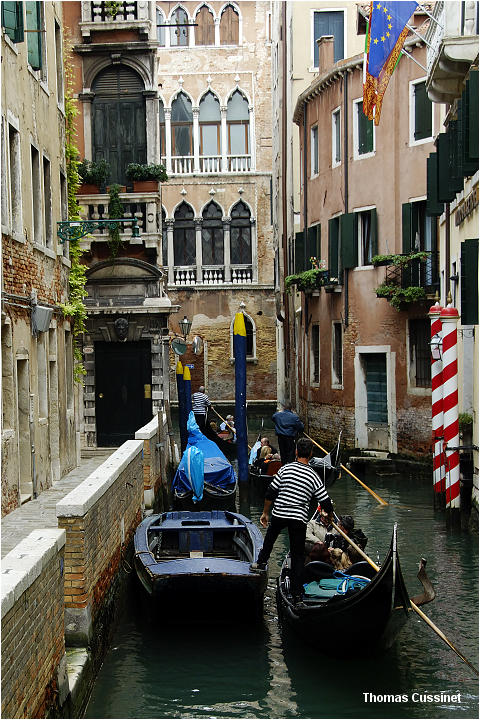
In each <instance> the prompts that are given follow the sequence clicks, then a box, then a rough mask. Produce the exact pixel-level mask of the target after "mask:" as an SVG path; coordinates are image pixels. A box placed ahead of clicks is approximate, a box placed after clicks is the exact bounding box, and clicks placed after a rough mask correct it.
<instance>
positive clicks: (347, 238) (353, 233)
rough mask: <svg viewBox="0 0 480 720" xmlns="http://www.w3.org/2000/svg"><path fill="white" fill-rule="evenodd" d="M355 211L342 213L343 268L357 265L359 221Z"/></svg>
mask: <svg viewBox="0 0 480 720" xmlns="http://www.w3.org/2000/svg"><path fill="white" fill-rule="evenodd" d="M356 220H357V218H356V215H355V213H345V214H344V215H340V248H341V251H340V258H341V262H342V268H340V269H346V270H347V269H349V268H354V267H357V264H358V249H357V223H356Z"/></svg>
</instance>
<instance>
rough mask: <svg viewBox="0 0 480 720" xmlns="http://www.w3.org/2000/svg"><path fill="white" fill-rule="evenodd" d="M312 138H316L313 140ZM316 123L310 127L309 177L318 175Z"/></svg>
mask: <svg viewBox="0 0 480 720" xmlns="http://www.w3.org/2000/svg"><path fill="white" fill-rule="evenodd" d="M314 138H316V140H315V142H314ZM318 153H319V143H318V123H317V124H316V125H312V127H311V128H310V178H315V177H317V176H318V173H319V168H320V162H319V157H318Z"/></svg>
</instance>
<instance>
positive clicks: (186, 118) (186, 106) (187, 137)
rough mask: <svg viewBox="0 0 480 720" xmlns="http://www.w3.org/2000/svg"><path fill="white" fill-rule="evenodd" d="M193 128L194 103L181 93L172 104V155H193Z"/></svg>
mask: <svg viewBox="0 0 480 720" xmlns="http://www.w3.org/2000/svg"><path fill="white" fill-rule="evenodd" d="M192 128H193V113H192V103H191V101H190V100H189V98H188V97H187V96H186V95H185V93H184V92H181V93H179V94H178V95H177V97H176V98H175V100H174V101H173V103H172V155H174V156H176V157H185V156H188V155H193V149H192V147H193V146H192Z"/></svg>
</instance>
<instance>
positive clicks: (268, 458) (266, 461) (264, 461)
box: [253, 445, 280, 475]
mask: <svg viewBox="0 0 480 720" xmlns="http://www.w3.org/2000/svg"><path fill="white" fill-rule="evenodd" d="M279 460H280V455H279V454H278V453H272V448H271V447H269V446H268V445H264V446H263V447H262V448H261V450H260V457H259V458H258V459H257V460H255V462H254V463H253V466H254V467H255V468H258V469H259V470H260V473H261V475H268V474H269V465H270V463H271V462H276V461H279Z"/></svg>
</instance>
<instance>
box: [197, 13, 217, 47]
mask: <svg viewBox="0 0 480 720" xmlns="http://www.w3.org/2000/svg"><path fill="white" fill-rule="evenodd" d="M195 22H196V23H197V27H196V28H195V45H215V25H214V22H213V15H212V13H211V12H210V10H209V9H208V8H207V7H206V6H205V5H204V6H203V7H202V8H200V10H199V11H198V13H197V16H196V18H195Z"/></svg>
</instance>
